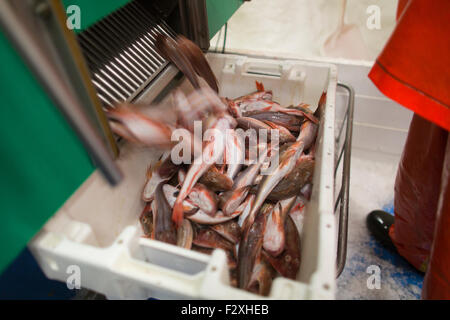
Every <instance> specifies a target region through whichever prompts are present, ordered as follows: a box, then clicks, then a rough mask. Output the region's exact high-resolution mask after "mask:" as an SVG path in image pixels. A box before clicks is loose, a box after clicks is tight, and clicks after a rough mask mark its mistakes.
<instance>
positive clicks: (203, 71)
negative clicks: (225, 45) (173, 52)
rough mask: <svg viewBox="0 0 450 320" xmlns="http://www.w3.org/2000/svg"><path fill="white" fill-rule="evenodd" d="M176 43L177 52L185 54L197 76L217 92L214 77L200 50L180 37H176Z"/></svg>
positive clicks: (217, 88) (189, 41)
mask: <svg viewBox="0 0 450 320" xmlns="http://www.w3.org/2000/svg"><path fill="white" fill-rule="evenodd" d="M177 43H178V48H179V50H181V51H182V52H183V53H184V54H185V56H186V57H187V58H188V60H189V61H190V62H191V64H192V66H193V68H194V70H195V71H196V72H197V74H198V75H199V76H200V77H202V78H203V79H205V80H206V82H207V83H208V84H209V86H210V87H211V88H212V89H213V90H214V91H215V92H219V87H218V85H217V79H216V76H215V75H214V73H213V71H212V70H211V67H210V66H209V63H208V61H207V60H206V58H205V55H204V54H203V52H202V50H201V49H200V48H199V47H198V46H197V45H196V44H195V43H194V42H192V41H191V40H189V39H187V38H185V37H183V36H181V35H179V36H178V37H177Z"/></svg>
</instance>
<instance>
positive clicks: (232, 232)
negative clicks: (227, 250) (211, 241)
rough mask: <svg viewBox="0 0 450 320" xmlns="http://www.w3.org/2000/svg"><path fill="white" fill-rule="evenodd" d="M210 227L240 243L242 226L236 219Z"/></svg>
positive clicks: (230, 239) (233, 241) (228, 238)
mask: <svg viewBox="0 0 450 320" xmlns="http://www.w3.org/2000/svg"><path fill="white" fill-rule="evenodd" d="M210 228H211V229H212V230H214V231H215V232H217V233H218V234H220V235H221V236H222V237H224V238H225V239H227V240H228V241H230V242H232V243H234V244H236V243H238V242H239V240H240V239H241V228H240V227H239V225H238V224H237V222H236V221H234V220H230V221H228V222H224V223H221V224H216V225H213V226H211V227H210Z"/></svg>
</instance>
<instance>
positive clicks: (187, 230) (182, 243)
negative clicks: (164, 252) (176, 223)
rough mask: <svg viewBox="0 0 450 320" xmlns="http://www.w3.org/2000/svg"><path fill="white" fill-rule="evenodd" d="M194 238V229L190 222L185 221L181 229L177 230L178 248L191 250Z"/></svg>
mask: <svg viewBox="0 0 450 320" xmlns="http://www.w3.org/2000/svg"><path fill="white" fill-rule="evenodd" d="M193 238H194V229H193V228H192V224H191V222H190V221H189V220H186V219H183V223H182V224H181V227H180V228H178V230H177V246H178V247H182V248H185V249H188V250H189V249H191V247H192V240H193Z"/></svg>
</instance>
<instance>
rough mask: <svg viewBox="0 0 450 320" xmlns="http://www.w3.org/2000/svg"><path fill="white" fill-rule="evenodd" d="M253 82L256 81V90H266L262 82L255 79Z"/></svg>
mask: <svg viewBox="0 0 450 320" xmlns="http://www.w3.org/2000/svg"><path fill="white" fill-rule="evenodd" d="M255 83H256V91H258V92H261V91H266V90H264V85H263V83H262V82H258V81H255Z"/></svg>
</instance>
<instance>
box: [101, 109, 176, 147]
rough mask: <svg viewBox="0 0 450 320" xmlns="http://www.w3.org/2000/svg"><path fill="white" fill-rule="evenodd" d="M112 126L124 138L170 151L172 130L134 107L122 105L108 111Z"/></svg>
mask: <svg viewBox="0 0 450 320" xmlns="http://www.w3.org/2000/svg"><path fill="white" fill-rule="evenodd" d="M106 115H107V116H108V118H109V119H110V120H111V123H114V121H115V122H117V123H118V125H112V126H111V128H112V130H113V131H114V130H116V131H115V132H116V133H117V134H119V135H121V136H122V137H123V138H125V139H128V140H131V141H132V142H135V143H139V144H142V145H145V146H148V147H155V148H161V149H170V148H171V147H172V146H173V142H172V141H171V136H172V129H171V128H170V127H169V126H168V125H166V124H164V123H163V122H161V121H156V120H154V119H152V118H150V117H148V116H146V115H144V114H143V113H141V112H138V111H137V110H135V109H133V107H132V105H130V104H126V103H122V104H120V105H117V106H116V108H114V109H113V108H111V109H108V110H107V111H106Z"/></svg>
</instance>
